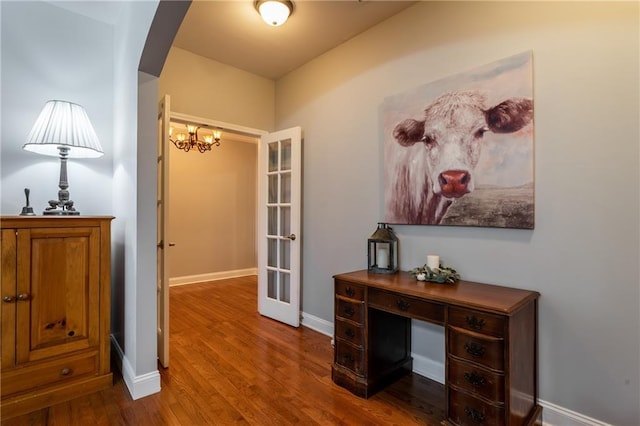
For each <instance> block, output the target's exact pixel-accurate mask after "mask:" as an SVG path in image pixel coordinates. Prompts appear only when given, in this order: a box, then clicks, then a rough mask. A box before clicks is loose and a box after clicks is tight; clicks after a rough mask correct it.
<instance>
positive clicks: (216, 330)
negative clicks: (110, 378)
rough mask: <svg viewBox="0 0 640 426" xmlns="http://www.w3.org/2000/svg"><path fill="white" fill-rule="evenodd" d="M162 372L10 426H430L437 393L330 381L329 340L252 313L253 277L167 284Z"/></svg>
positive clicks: (413, 382)
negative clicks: (142, 389) (133, 389)
mask: <svg viewBox="0 0 640 426" xmlns="http://www.w3.org/2000/svg"><path fill="white" fill-rule="evenodd" d="M170 292H171V296H170V297H171V304H170V306H171V311H170V318H171V320H170V321H171V322H170V344H171V349H170V350H171V354H170V355H171V357H170V359H171V366H170V368H168V369H163V368H162V367H160V376H161V386H162V391H161V392H160V393H157V394H154V395H150V396H148V397H145V398H141V399H138V400H136V401H133V400H132V399H131V397H130V396H129V394H128V392H127V390H126V386H125V384H124V381H123V380H122V376H121V375H120V373H119V372H118V371H117V369H114V386H113V387H112V388H110V389H108V390H105V391H102V392H97V393H94V394H91V395H86V396H83V397H81V398H77V399H74V400H72V401H69V402H66V403H62V404H58V405H56V406H53V407H49V408H47V409H43V410H38V411H36V412H33V413H29V414H27V415H24V416H21V417H17V418H14V419H8V420H2V426H15V425H34V426H35V425H43V426H44V425H46V426H51V425H64V426H69V425H72V426H75V425H79V426H84V425H91V426H102V425H108V426H112V425H118V426H119V425H127V426H128V425H134V426H138V425H144V426H147V425H179V426H182V425H184V426H192V425H256V426H263V425H278V426H280V425H311V426H313V425H344V426H351V425H354V426H355V425H358V426H360V425H439V424H440V422H441V419H443V418H444V412H443V409H442V407H443V406H444V387H443V386H442V385H440V384H438V383H435V382H433V381H431V380H429V379H426V378H424V377H421V376H418V375H416V374H411V375H408V376H405V377H403V378H401V379H400V380H398V381H397V382H396V383H394V384H392V385H391V386H389V387H388V388H387V389H385V390H383V391H381V392H379V393H377V394H376V395H374V396H372V397H371V398H369V399H362V398H358V397H356V396H354V395H352V394H351V393H350V392H348V391H346V390H345V389H343V388H341V387H339V386H336V385H335V384H334V383H333V382H332V380H331V362H332V360H333V348H332V347H331V339H330V338H329V337H327V336H324V335H322V334H320V333H318V332H316V331H313V330H311V329H308V328H306V327H300V328H293V327H290V326H287V325H285V324H282V323H279V322H277V321H274V320H271V319H269V318H265V317H262V316H260V315H259V314H258V312H257V299H256V297H257V288H256V278H255V277H243V278H233V279H227V280H220V281H215V282H210V283H202V284H193V285H186V286H180V287H173V288H171V291H170Z"/></svg>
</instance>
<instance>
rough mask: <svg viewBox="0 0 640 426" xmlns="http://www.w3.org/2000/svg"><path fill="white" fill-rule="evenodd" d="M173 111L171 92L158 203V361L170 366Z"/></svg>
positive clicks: (161, 140) (163, 124) (163, 121)
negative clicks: (170, 112) (170, 173)
mask: <svg viewBox="0 0 640 426" xmlns="http://www.w3.org/2000/svg"><path fill="white" fill-rule="evenodd" d="M169 111H170V99H169V96H168V95H165V96H164V98H163V99H162V100H161V101H160V103H159V105H158V166H157V171H158V196H157V199H158V202H157V203H156V206H157V207H156V209H157V211H156V216H157V222H158V229H157V236H158V237H157V241H158V246H157V247H158V248H157V250H156V251H157V274H156V279H157V286H156V291H157V298H158V300H157V304H158V306H157V312H158V361H160V364H161V365H162V366H163V367H164V368H167V367H169V274H168V268H169V262H168V261H169V256H168V255H169V253H168V250H167V249H168V245H169V244H168V242H167V241H168V229H169V217H168V216H169V207H168V205H167V202H168V200H169V126H170V122H169V121H170V119H169Z"/></svg>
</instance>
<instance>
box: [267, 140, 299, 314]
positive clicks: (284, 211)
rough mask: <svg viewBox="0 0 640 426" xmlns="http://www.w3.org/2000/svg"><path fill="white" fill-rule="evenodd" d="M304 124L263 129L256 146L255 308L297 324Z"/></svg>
mask: <svg viewBox="0 0 640 426" xmlns="http://www.w3.org/2000/svg"><path fill="white" fill-rule="evenodd" d="M301 168H302V129H301V128H300V127H294V128H291V129H286V130H280V131H278V132H274V133H269V134H267V135H263V136H262V138H261V141H260V146H259V149H258V311H259V312H260V314H262V315H264V316H267V317H270V318H273V319H275V320H278V321H281V322H284V323H286V324H289V325H292V326H294V327H298V326H299V325H300V252H301V238H300V237H301V236H300V230H301V223H300V216H301V215H300V211H301V201H302V200H301V193H302V191H301V186H302V185H301V182H302V171H301Z"/></svg>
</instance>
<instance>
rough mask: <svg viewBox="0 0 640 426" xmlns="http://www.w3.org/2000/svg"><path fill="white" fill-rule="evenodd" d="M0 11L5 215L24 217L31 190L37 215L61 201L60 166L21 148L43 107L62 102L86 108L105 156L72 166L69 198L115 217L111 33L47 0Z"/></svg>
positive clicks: (0, 208) (84, 209)
mask: <svg viewBox="0 0 640 426" xmlns="http://www.w3.org/2000/svg"><path fill="white" fill-rule="evenodd" d="M0 7H1V8H2V25H1V26H2V29H1V31H2V37H1V39H2V41H1V43H2V46H1V51H2V83H1V84H2V124H3V126H2V140H1V143H2V164H1V166H2V171H1V176H2V184H1V186H2V202H1V205H0V212H1V213H2V214H3V215H15V214H19V213H20V212H21V211H22V207H23V206H24V203H25V198H24V188H27V187H28V188H30V189H31V197H30V201H31V205H32V206H33V208H34V211H35V212H36V213H37V214H42V211H43V210H44V208H45V207H47V206H48V204H47V201H48V200H51V199H54V200H56V199H57V198H58V182H59V177H60V160H59V159H58V158H57V157H46V156H42V155H38V154H34V153H31V152H27V151H24V150H23V149H22V145H24V143H25V142H26V138H27V135H28V134H29V131H30V130H31V127H32V126H33V124H34V123H35V120H36V118H37V117H38V114H40V111H41V110H42V107H43V106H44V104H45V102H46V101H48V100H50V99H62V100H68V101H71V102H76V103H78V104H80V105H83V106H84V107H85V109H86V110H87V114H88V115H89V119H90V120H91V123H92V124H93V127H94V128H95V130H96V133H97V135H98V139H99V140H100V144H101V145H102V148H103V150H104V153H105V154H104V156H102V157H100V158H95V159H91V158H86V159H71V160H69V161H68V165H67V169H68V179H69V192H70V198H71V200H73V201H74V202H75V207H76V209H77V210H78V211H80V213H82V214H83V215H109V214H111V212H112V208H111V187H112V186H111V185H112V184H111V175H112V162H113V102H114V75H113V55H114V45H113V40H114V30H113V27H112V26H111V25H108V24H105V23H102V22H99V21H96V20H93V19H90V18H86V17H84V16H80V15H77V14H74V13H71V12H69V11H66V10H64V9H61V8H58V7H55V6H52V5H50V4H47V3H42V2H35V1H34V2H6V1H3V2H1V3H0ZM78 34H82V37H78Z"/></svg>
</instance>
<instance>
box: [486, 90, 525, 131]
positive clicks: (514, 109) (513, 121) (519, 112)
mask: <svg viewBox="0 0 640 426" xmlns="http://www.w3.org/2000/svg"><path fill="white" fill-rule="evenodd" d="M485 116H486V120H487V125H488V126H489V129H491V131H492V132H494V133H513V132H516V131H518V130H520V129H522V128H523V127H524V126H526V125H527V124H529V123H530V122H531V120H532V119H533V101H532V100H531V99H526V98H512V99H509V100H506V101H504V102H502V103H499V104H498V105H496V106H494V107H493V108H490V109H488V110H487V111H485Z"/></svg>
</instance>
